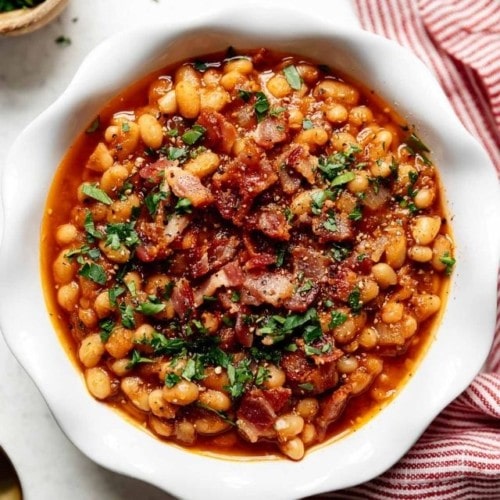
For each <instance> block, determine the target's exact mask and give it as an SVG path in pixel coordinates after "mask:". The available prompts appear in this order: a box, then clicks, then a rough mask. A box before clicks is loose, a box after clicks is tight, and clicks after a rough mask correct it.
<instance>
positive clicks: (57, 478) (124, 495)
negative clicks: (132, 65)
mask: <svg viewBox="0 0 500 500" xmlns="http://www.w3.org/2000/svg"><path fill="white" fill-rule="evenodd" d="M293 1H295V0H286V3H290V2H292V3H293ZM314 1H315V2H317V3H318V4H319V0H314ZM217 3H218V1H217V0H212V1H211V2H210V4H209V3H208V2H204V1H202V0H190V2H189V4H190V8H191V7H192V12H193V15H195V14H196V12H198V11H200V9H208V8H216V7H217ZM273 3H275V4H279V3H285V0H274V2H273ZM176 5H177V4H175V3H174V2H173V1H172V0H72V1H71V2H70V5H69V7H68V9H67V10H66V11H65V12H64V13H63V14H62V16H61V17H60V18H59V19H57V20H56V21H54V22H53V23H52V24H50V25H49V26H46V27H45V28H43V29H41V30H39V31H37V32H35V33H32V34H29V35H24V36H23V37H19V38H0V166H1V167H2V168H3V166H4V163H5V158H6V156H7V151H8V149H9V146H10V145H11V144H12V142H13V140H14V139H15V137H16V136H17V135H18V134H19V133H20V132H21V130H22V129H23V128H24V127H25V126H26V125H27V124H28V123H29V122H30V121H31V120H33V119H34V118H35V117H36V116H37V115H38V114H39V113H40V112H42V111H43V110H44V109H45V108H46V107H47V106H49V105H50V104H51V103H52V102H53V101H54V100H55V99H56V98H57V96H58V95H59V94H60V93H61V92H62V91H63V90H64V88H65V87H66V86H67V84H68V83H69V81H70V80H71V78H72V76H73V75H74V73H75V72H76V70H77V68H78V66H79V65H80V63H81V61H82V60H83V58H84V57H85V56H86V55H87V54H88V52H89V51H90V50H91V49H92V48H93V47H95V46H96V45H97V44H98V43H99V42H101V41H102V40H104V39H105V38H107V37H108V36H110V35H112V34H113V33H115V32H116V31H119V30H122V29H126V28H127V27H129V26H131V25H135V24H137V23H143V22H144V23H147V22H148V21H150V20H152V19H157V18H158V17H159V16H165V17H166V18H168V17H169V16H172V15H175V14H176V9H177V6H176ZM329 5H330V6H329V7H328V8H327V14H328V15H332V16H333V15H334V16H337V17H342V18H345V19H346V21H347V22H357V21H356V20H355V16H354V11H353V8H352V4H351V0H336V1H335V2H332V3H330V4H329ZM323 8H324V7H323ZM60 35H64V36H66V37H69V38H70V39H71V44H70V45H68V46H61V45H58V44H56V43H55V39H56V38H57V37H59V36H60ZM96 77H97V78H98V75H96ZM32 168H36V165H33V167H32ZM0 229H1V226H0ZM0 279H2V278H1V277H0ZM0 300H1V297H0ZM0 367H1V371H0V445H1V446H2V447H3V448H4V449H5V450H6V451H7V453H8V454H9V455H10V457H11V459H12V461H13V463H14V465H15V466H16V468H17V470H18V472H19V474H20V476H21V481H22V485H23V493H24V498H25V499H26V500H45V499H69V498H71V499H72V500H94V499H100V500H101V499H102V500H123V499H135V498H141V500H160V499H162V500H166V499H167V500H168V499H169V498H171V497H170V496H169V495H167V494H165V493H164V492H161V491H160V490H158V489H156V488H154V487H152V486H150V485H147V484H144V483H142V482H140V481H136V480H133V479H130V478H126V477H123V476H120V475H118V474H115V473H113V472H110V471H107V470H105V469H103V468H101V467H99V466H98V465H96V464H94V463H93V462H91V461H90V460H88V459H87V458H86V457H85V456H84V455H83V454H82V453H80V452H79V451H78V450H77V449H76V448H75V447H74V446H73V445H72V444H71V443H70V441H69V440H68V439H67V438H66V437H65V436H64V435H63V433H62V432H61V430H60V429H59V427H58V426H57V423H56V422H55V420H54V418H53V417H52V415H51V413H50V411H49V409H48V407H47V405H46V404H45V402H44V400H43V399H42V397H41V395H40V393H39V392H38V390H37V389H36V387H35V385H34V384H33V382H32V381H31V380H30V378H29V377H28V376H27V374H26V373H25V372H24V370H23V369H22V367H21V366H20V365H19V364H18V363H17V361H16V360H15V358H14V357H13V356H12V354H11V353H10V351H9V350H8V348H7V346H6V344H5V342H4V340H3V337H2V336H0ZM68 404H71V400H70V398H68ZM165 467H168V464H165Z"/></svg>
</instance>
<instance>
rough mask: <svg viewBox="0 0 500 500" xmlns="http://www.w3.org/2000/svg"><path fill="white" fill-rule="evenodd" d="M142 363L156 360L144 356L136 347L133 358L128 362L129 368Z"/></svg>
mask: <svg viewBox="0 0 500 500" xmlns="http://www.w3.org/2000/svg"><path fill="white" fill-rule="evenodd" d="M140 363H154V361H153V360H152V359H149V358H144V357H142V356H141V353H140V352H139V351H137V350H136V349H134V350H133V351H132V358H131V359H130V361H129V362H128V363H127V370H130V369H131V368H135V367H136V366H137V365H138V364H140Z"/></svg>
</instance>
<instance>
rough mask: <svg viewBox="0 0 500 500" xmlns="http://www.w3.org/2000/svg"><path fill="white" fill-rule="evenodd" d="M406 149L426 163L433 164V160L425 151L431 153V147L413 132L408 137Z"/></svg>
mask: <svg viewBox="0 0 500 500" xmlns="http://www.w3.org/2000/svg"><path fill="white" fill-rule="evenodd" d="M406 149H407V150H408V151H409V152H410V154H412V155H418V156H420V158H421V159H422V161H423V162H424V163H425V164H426V165H432V162H431V161H430V160H429V158H427V156H426V154H425V153H430V149H429V148H428V147H427V146H426V145H425V144H424V143H423V142H422V140H421V139H420V138H419V137H418V136H417V135H416V134H411V135H410V136H409V137H408V138H407V139H406Z"/></svg>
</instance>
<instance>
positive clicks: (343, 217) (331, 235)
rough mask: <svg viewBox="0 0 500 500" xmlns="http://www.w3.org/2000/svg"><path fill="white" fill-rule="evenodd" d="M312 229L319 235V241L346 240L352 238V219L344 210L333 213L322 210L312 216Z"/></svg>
mask: <svg viewBox="0 0 500 500" xmlns="http://www.w3.org/2000/svg"><path fill="white" fill-rule="evenodd" d="M312 231H313V233H314V234H315V235H316V236H318V237H319V241H320V242H321V243H327V242H329V241H334V242H339V241H346V240H352V239H353V238H354V230H353V227H352V220H351V219H349V216H348V214H346V213H344V212H340V213H335V214H333V213H331V212H330V211H326V212H323V213H322V214H321V215H320V216H319V217H315V218H314V221H313V224H312Z"/></svg>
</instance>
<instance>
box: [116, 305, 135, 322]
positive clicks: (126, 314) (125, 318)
mask: <svg viewBox="0 0 500 500" xmlns="http://www.w3.org/2000/svg"><path fill="white" fill-rule="evenodd" d="M118 309H119V310H120V316H121V320H122V325H123V326H124V327H125V328H135V319H134V308H133V307H132V306H131V305H130V304H125V303H124V302H122V303H121V304H120V305H119V306H118Z"/></svg>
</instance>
